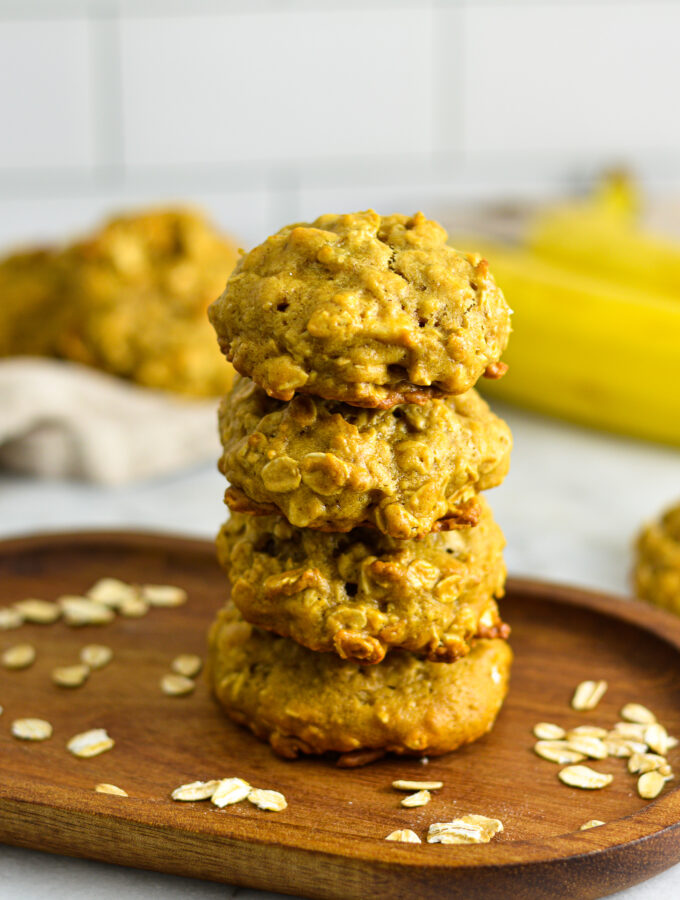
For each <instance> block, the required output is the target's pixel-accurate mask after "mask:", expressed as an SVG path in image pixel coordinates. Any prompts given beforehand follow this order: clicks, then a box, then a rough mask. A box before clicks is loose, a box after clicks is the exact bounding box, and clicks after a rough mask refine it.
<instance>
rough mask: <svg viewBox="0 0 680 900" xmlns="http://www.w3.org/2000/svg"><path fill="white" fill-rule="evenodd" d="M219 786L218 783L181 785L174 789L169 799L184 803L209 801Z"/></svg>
mask: <svg viewBox="0 0 680 900" xmlns="http://www.w3.org/2000/svg"><path fill="white" fill-rule="evenodd" d="M219 784H220V782H219V781H192V782H191V784H182V785H180V787H178V788H175V790H174V791H173V792H172V794H171V797H172V799H173V800H182V801H184V802H185V803H191V802H193V801H195V800H210V798H211V797H212V795H213V794H214V793H215V791H216V790H217V786H218V785H219Z"/></svg>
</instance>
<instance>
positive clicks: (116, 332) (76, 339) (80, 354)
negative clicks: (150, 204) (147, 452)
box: [60, 210, 237, 396]
mask: <svg viewBox="0 0 680 900" xmlns="http://www.w3.org/2000/svg"><path fill="white" fill-rule="evenodd" d="M236 258H237V252H236V248H235V246H234V245H233V244H232V243H231V242H230V241H228V240H226V239H225V238H224V237H223V236H222V235H220V234H219V233H218V232H217V231H215V229H214V228H213V226H212V225H211V224H210V223H208V222H207V221H205V220H204V219H203V218H202V217H201V216H199V215H198V214H194V213H190V212H186V211H180V210H177V211H175V210H169V211H158V212H153V211H152V212H148V213H144V214H141V215H131V216H125V217H121V218H119V219H114V220H113V221H111V222H109V223H108V224H107V225H106V226H105V227H104V228H103V229H102V230H101V231H100V232H99V233H97V234H95V235H94V236H93V237H91V238H88V239H87V240H85V241H82V242H80V243H78V244H75V245H73V246H72V247H70V248H69V249H68V250H67V251H65V253H64V254H63V257H62V264H63V267H64V278H65V292H66V294H67V296H68V303H69V306H70V309H71V313H72V314H71V315H70V317H69V322H68V326H67V328H66V329H65V331H64V334H63V336H62V339H61V344H60V350H61V353H62V355H63V356H65V357H66V358H68V359H72V360H75V361H77V362H82V363H85V364H86V365H90V366H95V367H96V368H99V369H103V370H104V371H106V372H110V373H112V374H114V375H120V376H122V377H124V378H130V379H131V380H133V381H136V382H138V383H139V384H143V385H146V386H147V387H154V388H163V389H165V390H170V391H176V392H179V393H184V394H191V395H197V396H212V395H215V394H219V393H221V392H224V391H225V390H228V388H229V386H230V384H231V379H232V376H233V372H232V371H231V368H230V367H229V366H226V367H225V365H224V360H223V359H222V358H221V356H220V354H219V351H218V348H217V347H216V341H215V336H214V333H213V331H212V329H211V327H210V324H209V323H208V320H207V316H206V310H207V307H208V305H209V304H210V303H211V302H212V301H213V300H214V299H215V297H216V296H217V295H218V294H219V292H220V291H221V290H222V289H223V288H224V284H225V282H226V280H227V278H228V276H229V274H230V272H231V270H232V269H233V267H234V265H235V263H236Z"/></svg>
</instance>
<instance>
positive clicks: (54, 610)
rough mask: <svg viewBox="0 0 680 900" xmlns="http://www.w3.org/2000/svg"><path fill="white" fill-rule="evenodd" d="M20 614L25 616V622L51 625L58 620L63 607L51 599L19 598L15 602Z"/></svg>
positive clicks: (15, 607)
mask: <svg viewBox="0 0 680 900" xmlns="http://www.w3.org/2000/svg"><path fill="white" fill-rule="evenodd" d="M14 609H16V610H17V611H18V612H19V614H20V615H22V616H23V618H24V621H25V622H31V623H33V624H34V625H51V624H52V623H53V622H56V621H57V619H58V618H59V616H60V615H61V608H60V606H59V605H58V604H57V603H52V602H51V601H50V600H35V599H33V598H31V599H29V600H19V601H18V602H17V603H15V604H14Z"/></svg>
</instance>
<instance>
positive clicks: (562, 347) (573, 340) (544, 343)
mask: <svg viewBox="0 0 680 900" xmlns="http://www.w3.org/2000/svg"><path fill="white" fill-rule="evenodd" d="M453 243H454V246H459V247H474V248H475V251H476V252H481V253H483V254H484V256H485V257H486V258H487V259H488V261H489V265H490V269H491V271H492V272H493V274H494V277H495V279H496V281H497V282H498V284H499V285H500V287H501V288H502V289H503V291H504V292H505V295H506V297H507V299H508V302H509V304H510V306H511V307H512V308H513V309H514V310H515V315H514V317H513V335H512V339H511V341H510V345H509V347H508V349H507V351H506V353H505V354H504V356H503V359H504V361H505V362H507V363H508V364H509V366H510V369H509V372H508V373H507V375H506V376H505V377H504V378H502V379H500V380H499V381H497V382H490V381H489V382H486V381H484V382H480V385H479V386H480V387H481V388H482V389H484V390H485V391H486V392H487V393H489V394H491V395H495V396H498V397H500V398H503V399H507V400H510V401H513V402H516V403H518V404H520V405H524V406H527V407H530V408H533V409H536V410H538V411H541V412H545V413H550V414H554V415H558V416H562V417H564V418H567V419H571V420H573V421H575V422H580V423H583V424H587V425H593V426H596V427H599V428H605V429H608V430H611V431H616V432H621V433H625V434H631V435H634V436H637V437H642V438H647V439H652V440H656V441H662V442H665V443H670V444H677V445H680V300H678V299H677V298H676V296H674V295H671V294H668V293H665V292H662V291H660V290H655V291H653V290H650V289H647V290H641V289H640V288H638V287H635V286H633V285H632V284H631V283H626V282H625V280H613V279H611V278H605V277H598V276H596V275H595V274H592V273H591V272H586V271H575V270H574V269H572V268H565V267H564V266H561V265H556V264H555V263H553V262H551V261H548V260H547V259H545V258H540V257H538V256H537V255H536V254H535V253H533V252H531V251H530V250H526V249H521V248H520V249H514V248H509V247H507V246H503V245H498V244H496V245H494V244H491V243H489V242H488V241H485V240H484V239H482V240H480V239H478V238H474V237H470V236H467V237H461V236H458V237H457V238H454V241H453Z"/></svg>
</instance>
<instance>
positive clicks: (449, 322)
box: [209, 210, 510, 408]
mask: <svg viewBox="0 0 680 900" xmlns="http://www.w3.org/2000/svg"><path fill="white" fill-rule="evenodd" d="M446 241H447V234H446V231H444V229H443V228H442V227H441V226H440V225H438V224H437V223H436V222H433V221H429V220H428V219H426V218H425V216H424V215H423V214H422V213H416V214H415V215H414V216H411V217H409V216H403V215H392V216H379V215H378V214H377V213H376V212H373V211H372V210H368V211H367V212H360V213H352V214H346V215H324V216H320V217H319V218H318V219H317V220H316V221H315V222H313V223H311V224H308V223H301V224H294V225H288V226H286V227H285V228H282V229H281V230H280V231H279V232H277V233H276V234H274V235H272V236H271V237H269V238H267V240H266V241H265V242H264V243H263V244H260V245H259V246H258V247H255V249H254V250H251V252H250V253H248V254H246V255H245V256H244V257H243V258H242V259H241V260H240V262H239V264H238V266H237V268H236V270H235V271H234V273H233V275H232V276H231V278H230V279H229V282H228V283H227V287H226V289H225V291H224V293H223V294H222V295H221V296H220V297H219V298H218V299H217V300H216V301H215V302H214V303H213V304H212V306H211V307H210V310H209V315H210V320H211V322H212V324H213V326H214V327H215V330H216V332H217V335H218V339H219V342H220V346H221V348H222V350H223V352H224V353H225V354H226V355H227V357H228V358H229V359H230V360H231V361H232V362H233V364H234V367H235V368H236V369H237V371H239V372H241V373H242V374H243V375H247V376H249V377H250V378H252V379H253V380H254V381H255V382H257V383H258V384H259V385H260V386H261V387H263V388H264V389H265V390H266V391H267V393H268V394H270V396H272V397H276V398H278V399H280V400H290V399H291V398H292V397H293V395H294V394H295V393H300V392H303V393H310V394H315V395H317V396H319V397H324V398H326V399H334V400H342V401H344V402H346V403H350V404H353V405H355V406H364V407H382V408H389V407H391V406H393V405H395V404H397V403H404V402H415V403H422V402H425V401H426V400H428V399H430V398H431V397H433V396H441V395H446V394H460V393H463V392H465V391H467V390H468V389H469V388H471V387H472V386H473V385H474V384H475V382H476V381H477V380H478V378H479V377H480V376H481V375H482V374H484V373H486V374H488V375H489V376H491V377H498V376H499V375H500V374H502V371H503V370H504V366H503V365H502V363H500V362H499V360H500V356H501V354H502V353H503V350H504V349H505V346H506V344H507V341H508V337H509V333H510V310H509V307H508V305H507V303H506V302H505V299H504V297H503V294H502V293H501V291H500V290H499V288H498V287H497V285H496V284H495V282H494V280H493V278H492V277H491V275H490V273H489V270H488V265H487V263H486V260H484V259H482V258H481V256H478V255H476V254H470V253H462V252H461V251H459V250H455V249H454V248H453V247H450V246H448V245H447V243H446Z"/></svg>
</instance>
